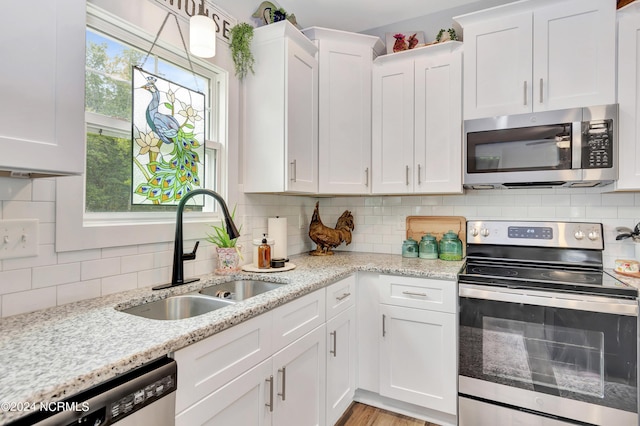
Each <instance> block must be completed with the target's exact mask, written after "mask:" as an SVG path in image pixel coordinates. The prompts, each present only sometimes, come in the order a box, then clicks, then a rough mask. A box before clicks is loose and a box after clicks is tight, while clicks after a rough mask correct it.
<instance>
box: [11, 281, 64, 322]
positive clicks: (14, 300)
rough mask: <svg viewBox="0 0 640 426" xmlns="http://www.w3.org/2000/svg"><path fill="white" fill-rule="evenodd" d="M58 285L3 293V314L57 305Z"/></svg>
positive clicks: (13, 313) (14, 313)
mask: <svg viewBox="0 0 640 426" xmlns="http://www.w3.org/2000/svg"><path fill="white" fill-rule="evenodd" d="M56 293H57V291H56V287H46V288H39V289H37V290H29V291H22V292H19V293H11V294H4V295H2V316H3V317H8V316H11V315H17V314H22V313H25V312H32V311H37V310H40V309H45V308H50V307H52V306H56V304H57V298H56Z"/></svg>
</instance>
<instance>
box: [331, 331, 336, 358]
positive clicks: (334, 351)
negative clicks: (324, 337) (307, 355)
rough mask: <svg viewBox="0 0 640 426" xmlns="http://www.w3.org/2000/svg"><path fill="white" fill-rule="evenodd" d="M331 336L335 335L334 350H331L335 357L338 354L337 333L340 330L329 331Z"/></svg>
mask: <svg viewBox="0 0 640 426" xmlns="http://www.w3.org/2000/svg"><path fill="white" fill-rule="evenodd" d="M329 335H330V336H333V350H329V353H330V354H333V357H334V358H335V357H336V356H337V355H336V353H337V352H338V348H337V345H338V341H337V335H338V332H337V331H332V332H331V333H329Z"/></svg>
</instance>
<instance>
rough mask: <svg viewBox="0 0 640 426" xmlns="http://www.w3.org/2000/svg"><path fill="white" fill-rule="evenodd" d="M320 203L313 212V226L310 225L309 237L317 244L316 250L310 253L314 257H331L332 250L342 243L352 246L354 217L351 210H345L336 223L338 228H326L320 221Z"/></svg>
mask: <svg viewBox="0 0 640 426" xmlns="http://www.w3.org/2000/svg"><path fill="white" fill-rule="evenodd" d="M318 204H319V203H318V202H316V209H315V210H314V211H313V217H312V218H311V224H310V225H309V237H310V238H311V239H312V240H313V241H314V242H315V243H316V244H317V247H316V249H315V250H313V251H310V252H309V254H310V255H312V256H329V255H332V254H333V252H332V251H331V249H332V248H334V247H338V246H339V245H340V244H342V242H346V243H347V245H349V244H351V231H353V230H354V229H355V226H354V224H353V215H352V214H351V212H350V211H349V210H345V211H344V213H342V216H340V217H339V218H338V222H336V228H335V229H332V228H329V227H327V226H324V224H323V223H322V220H321V219H320V212H319V211H318Z"/></svg>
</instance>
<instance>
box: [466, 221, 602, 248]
mask: <svg viewBox="0 0 640 426" xmlns="http://www.w3.org/2000/svg"><path fill="white" fill-rule="evenodd" d="M467 242H468V243H469V244H500V245H512V246H537V247H561V248H563V247H564V248H584V249H597V250H603V249H604V242H603V239H602V224H601V223H592V222H523V221H504V220H486V221H468V222H467Z"/></svg>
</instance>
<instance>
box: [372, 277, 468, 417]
mask: <svg viewBox="0 0 640 426" xmlns="http://www.w3.org/2000/svg"><path fill="white" fill-rule="evenodd" d="M451 285H453V283H451ZM380 314H381V315H382V318H383V326H382V340H381V341H380V395H382V396H386V397H389V398H393V399H397V400H400V401H404V402H409V403H411V404H416V405H420V406H422V407H427V408H432V409H434V410H437V411H441V412H445V413H449V414H455V413H456V406H457V405H456V399H457V390H456V363H455V359H456V351H455V347H456V332H455V326H456V318H455V315H454V314H449V313H443V312H436V311H428V310H424V309H414V308H405V307H401V306H392V305H380Z"/></svg>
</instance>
